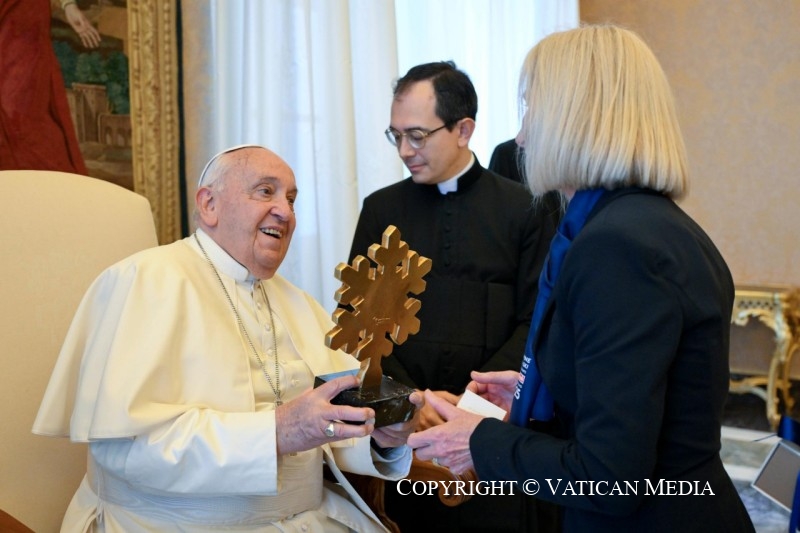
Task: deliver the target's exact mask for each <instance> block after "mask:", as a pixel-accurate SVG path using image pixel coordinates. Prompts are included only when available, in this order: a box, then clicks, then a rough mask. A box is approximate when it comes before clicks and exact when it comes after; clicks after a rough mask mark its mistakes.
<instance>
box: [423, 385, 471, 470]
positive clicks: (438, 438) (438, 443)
mask: <svg viewBox="0 0 800 533" xmlns="http://www.w3.org/2000/svg"><path fill="white" fill-rule="evenodd" d="M425 402H426V404H428V405H430V406H431V407H433V409H435V411H436V412H437V413H438V414H439V416H440V417H441V418H442V419H443V420H444V423H443V424H440V425H438V426H434V427H432V428H430V429H427V430H425V431H420V432H418V433H414V434H413V435H411V436H410V437H408V444H409V446H411V447H413V448H415V449H416V454H417V457H418V458H419V459H422V460H433V461H434V462H435V463H438V464H440V465H442V466H446V467H447V468H449V469H450V470H451V471H452V472H453V473H455V474H463V473H464V472H466V471H468V470H471V469H472V468H473V464H472V454H471V453H470V450H469V438H470V436H471V435H472V432H473V431H475V428H476V427H477V426H478V424H479V423H480V421H481V420H483V417H482V416H478V415H476V414H472V413H470V412H467V411H464V410H462V409H459V408H458V407H456V406H455V405H453V404H451V403H450V402H448V401H447V400H445V399H443V398H440V397H439V396H437V395H436V394H435V393H434V392H432V391H430V390H426V391H425Z"/></svg>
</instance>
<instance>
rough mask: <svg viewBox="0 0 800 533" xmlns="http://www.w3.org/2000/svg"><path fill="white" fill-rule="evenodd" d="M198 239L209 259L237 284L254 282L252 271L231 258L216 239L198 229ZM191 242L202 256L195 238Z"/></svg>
mask: <svg viewBox="0 0 800 533" xmlns="http://www.w3.org/2000/svg"><path fill="white" fill-rule="evenodd" d="M196 233H197V238H198V239H200V243H201V244H202V245H203V248H204V249H205V251H206V253H207V254H208V258H209V259H210V260H211V262H212V263H214V266H215V267H216V268H217V270H219V271H220V272H222V273H223V274H225V275H226V276H229V277H231V278H233V279H235V280H236V281H237V282H242V281H250V280H253V279H254V278H253V276H251V275H250V271H249V270H247V267H245V266H244V265H242V264H241V263H239V262H238V261H237V260H236V259H234V258H233V257H231V256H230V254H228V252H226V251H225V250H224V249H223V248H222V247H221V246H220V245H219V244H217V243H216V242H215V241H214V239H212V238H211V237H209V236H208V234H207V233H206V232H204V231H203V230H202V229H200V228H197V231H196ZM189 242H190V243H191V245H192V247H193V248H195V250H196V251H197V253H199V254H200V255H202V252H201V251H200V248H199V247H198V246H197V242H195V240H194V238H190V239H189Z"/></svg>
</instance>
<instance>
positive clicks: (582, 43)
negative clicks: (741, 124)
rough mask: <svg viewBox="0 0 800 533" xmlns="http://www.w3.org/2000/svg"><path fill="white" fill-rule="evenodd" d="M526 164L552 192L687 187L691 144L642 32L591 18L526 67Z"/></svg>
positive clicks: (538, 50)
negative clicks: (686, 141)
mask: <svg viewBox="0 0 800 533" xmlns="http://www.w3.org/2000/svg"><path fill="white" fill-rule="evenodd" d="M520 96H521V99H522V101H523V105H524V106H525V113H524V117H523V120H522V131H521V136H522V139H523V142H524V147H525V154H526V156H525V172H526V174H527V176H528V178H527V180H528V186H529V187H530V189H531V191H532V192H533V194H534V195H535V196H541V195H542V194H544V193H545V192H547V191H551V190H560V191H562V192H563V191H570V190H579V189H588V188H595V187H604V188H606V189H615V188H619V187H625V186H638V187H646V188H649V189H654V190H657V191H661V192H662V193H664V194H666V195H667V196H670V197H672V198H674V199H678V198H680V197H681V196H683V195H684V194H685V192H686V189H687V186H688V181H687V180H688V178H687V162H686V148H685V146H684V143H683V138H682V136H681V132H680V127H679V125H678V119H677V113H676V111H675V104H674V100H673V97H672V92H671V90H670V87H669V83H668V82H667V78H666V76H665V75H664V71H663V70H662V69H661V66H660V65H659V63H658V60H657V59H656V57H655V56H654V55H653V53H652V52H651V51H650V49H649V48H648V47H647V45H646V44H645V43H644V41H642V39H641V38H639V37H638V36H637V35H636V34H634V33H633V32H631V31H629V30H625V29H622V28H619V27H616V26H606V25H600V26H584V27H581V28H577V29H574V30H569V31H565V32H559V33H554V34H552V35H549V36H547V37H545V38H544V39H543V40H541V41H540V42H539V43H538V44H537V45H536V46H534V47H533V48H532V49H531V51H530V52H528V55H527V57H526V58H525V62H524V63H523V66H522V72H521V75H520Z"/></svg>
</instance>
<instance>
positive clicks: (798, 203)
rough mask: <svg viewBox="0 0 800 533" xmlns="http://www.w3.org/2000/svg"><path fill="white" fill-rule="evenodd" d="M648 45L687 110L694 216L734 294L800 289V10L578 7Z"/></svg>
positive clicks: (646, 4)
mask: <svg viewBox="0 0 800 533" xmlns="http://www.w3.org/2000/svg"><path fill="white" fill-rule="evenodd" d="M580 8H581V19H582V21H584V22H591V23H597V22H614V23H617V24H621V25H623V26H625V27H628V28H630V29H632V30H635V31H636V32H637V33H639V34H640V35H641V36H642V37H643V38H644V39H645V40H646V41H647V43H648V44H649V45H650V46H651V48H652V49H653V51H654V52H655V54H656V56H658V58H659V60H660V61H661V64H662V66H663V67H664V70H665V71H666V73H667V76H668V77H669V79H670V82H671V84H672V87H673V90H674V91H675V96H676V99H677V102H678V110H679V113H680V118H681V125H682V127H683V132H684V136H685V139H686V144H687V147H688V151H689V158H690V168H691V177H692V182H691V192H690V194H689V196H688V197H687V198H686V199H685V200H684V201H683V203H682V206H683V208H684V209H685V210H686V211H688V212H689V213H690V214H691V215H692V216H693V217H694V218H695V219H696V220H697V221H698V222H699V223H700V224H701V225H702V226H703V227H704V228H705V229H706V231H707V232H708V233H709V234H710V235H711V237H712V239H713V240H714V242H715V243H716V244H717V246H718V247H719V248H720V250H721V251H722V254H723V255H724V256H725V259H726V260H727V261H728V265H729V266H730V268H731V271H732V272H733V277H734V280H735V281H736V282H737V283H740V284H741V283H750V284H764V283H778V284H791V285H800V238H798V233H799V230H800V0H759V1H756V2H754V1H752V0H725V1H719V0H581V2H580Z"/></svg>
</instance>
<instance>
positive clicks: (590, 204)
mask: <svg viewBox="0 0 800 533" xmlns="http://www.w3.org/2000/svg"><path fill="white" fill-rule="evenodd" d="M605 192H606V190H605V189H587V190H581V191H578V192H576V193H575V196H573V197H572V200H570V201H569V205H568V206H567V211H566V213H564V217H563V218H562V219H561V223H560V224H559V225H558V230H557V231H556V234H555V236H554V237H553V240H552V241H551V242H550V251H549V253H548V254H547V258H546V259H545V261H544V266H543V267H542V272H541V274H540V275H539V294H538V295H537V297H536V306H535V307H534V308H533V318H532V319H531V327H530V329H529V330H528V340H527V342H526V343H525V355H524V357H523V359H522V368H521V369H520V378H519V382H518V383H517V389H516V390H515V391H514V402H513V403H512V405H511V415H510V416H509V421H510V422H511V423H512V424H514V425H516V426H521V427H526V426H527V425H528V422H529V421H530V419H534V420H550V419H551V418H553V397H552V396H550V393H549V392H548V390H547V387H546V386H545V384H544V383H543V382H542V376H541V375H540V374H539V369H538V368H537V367H536V357H535V351H534V346H533V342H534V339H536V334H537V332H538V331H539V328H540V327H541V324H542V319H543V318H544V310H545V308H546V307H547V302H548V300H549V299H550V294H551V293H552V292H553V286H554V285H555V283H556V278H557V277H558V273H559V271H560V270H561V264H562V263H563V262H564V257H565V256H566V255H567V251H568V250H569V246H570V244H572V241H573V239H575V237H576V236H577V235H578V232H580V231H581V229H582V228H583V225H584V224H585V223H586V218H587V217H588V216H589V213H590V212H591V211H592V208H594V206H595V204H596V203H597V201H598V200H599V199H600V198H601V197H602V196H603V194H604V193H605Z"/></svg>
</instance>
